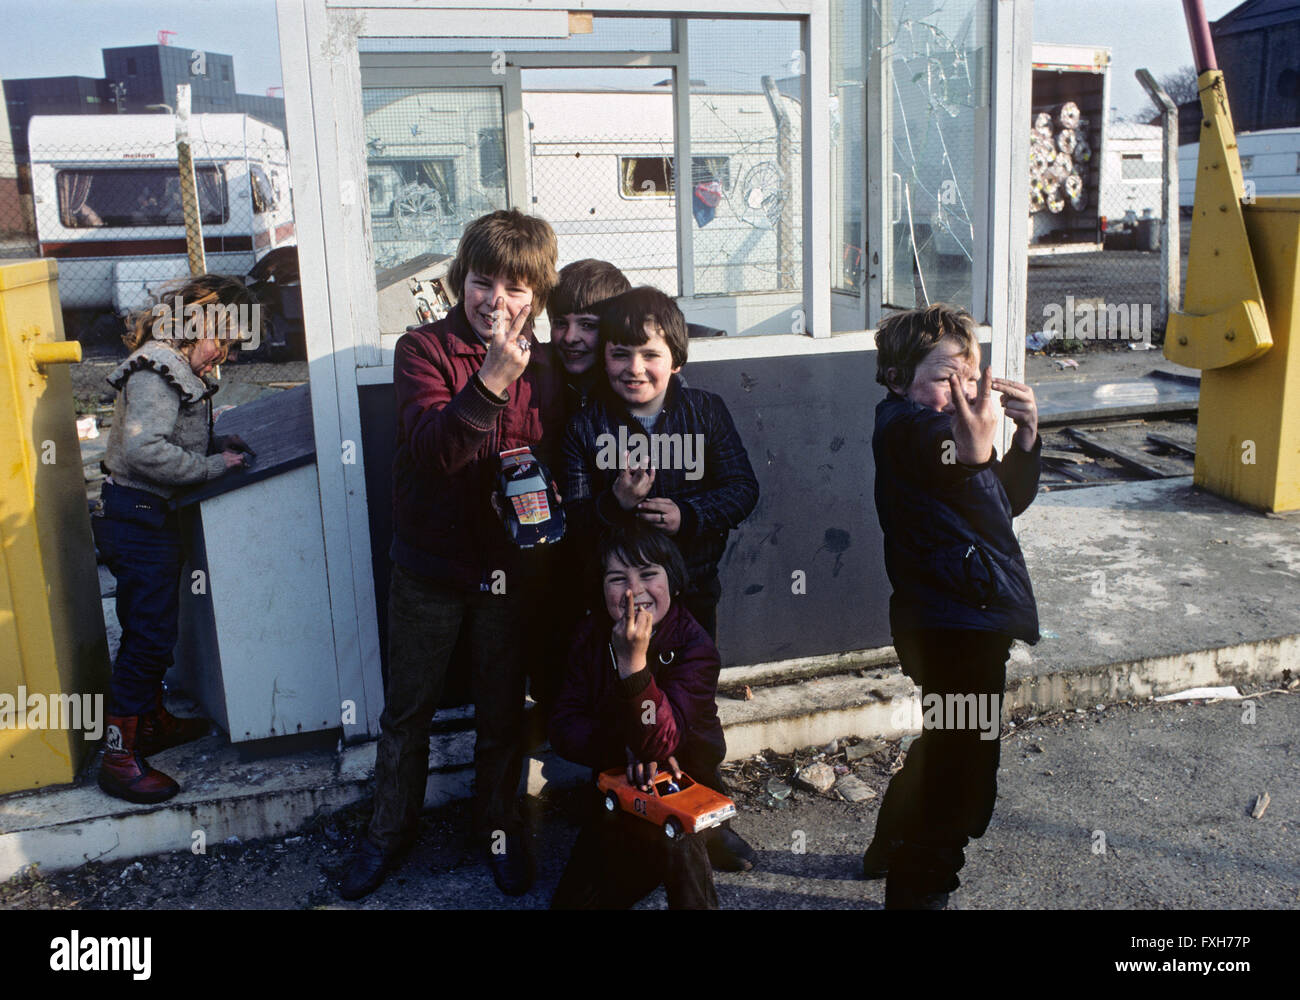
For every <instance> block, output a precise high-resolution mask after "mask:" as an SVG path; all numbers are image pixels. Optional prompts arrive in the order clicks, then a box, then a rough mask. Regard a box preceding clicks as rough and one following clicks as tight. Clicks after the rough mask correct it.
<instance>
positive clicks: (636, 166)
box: [618, 156, 673, 198]
mask: <svg viewBox="0 0 1300 1000" xmlns="http://www.w3.org/2000/svg"><path fill="white" fill-rule="evenodd" d="M672 163H673V161H672V159H671V158H670V157H667V156H620V157H619V158H618V176H619V194H621V195H622V196H623V197H624V198H667V197H669V196H670V195H671V194H672V193H673V166H672Z"/></svg>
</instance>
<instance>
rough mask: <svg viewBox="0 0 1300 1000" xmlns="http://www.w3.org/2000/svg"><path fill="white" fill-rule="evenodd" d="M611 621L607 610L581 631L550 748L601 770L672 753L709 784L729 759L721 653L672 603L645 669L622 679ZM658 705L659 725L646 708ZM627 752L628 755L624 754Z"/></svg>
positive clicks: (652, 641)
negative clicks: (721, 704) (722, 716)
mask: <svg viewBox="0 0 1300 1000" xmlns="http://www.w3.org/2000/svg"><path fill="white" fill-rule="evenodd" d="M612 630H613V622H611V621H610V619H609V616H608V615H606V614H605V613H604V612H603V611H599V612H597V613H595V614H592V615H589V616H588V617H587V618H586V619H584V620H583V622H582V624H581V625H579V626H578V629H577V631H576V632H575V634H574V640H573V645H572V647H571V649H570V653H569V663H568V669H567V671H566V674H565V678H564V685H563V688H562V689H561V691H560V696H559V700H558V701H557V702H556V705H555V710H554V712H553V713H552V714H551V724H550V737H551V745H552V746H553V747H554V748H555V750H556V751H557V752H558V753H559V754H560V756H562V757H564V758H566V759H567V760H571V761H575V762H576V763H579V764H586V765H587V766H588V767H590V768H592V769H593V770H595V771H606V770H609V769H610V768H615V767H624V766H626V764H627V753H626V750H627V749H630V750H631V751H632V753H633V754H634V755H635V756H636V759H637V760H639V761H644V762H649V761H652V760H653V761H658V762H660V763H663V762H666V761H667V759H668V756H669V755H670V754H672V755H673V756H675V757H676V758H677V763H678V764H680V765H681V768H682V770H684V771H685V772H686V773H687V774H689V775H690V776H691V777H693V778H696V779H697V780H704V781H706V782H707V781H708V779H709V776H711V775H712V773H713V770H714V768H716V767H717V766H718V764H719V763H720V762H721V761H722V759H723V757H725V756H726V753H727V742H726V740H725V739H724V738H723V735H722V723H721V722H720V721H718V705H717V693H718V671H719V669H720V668H721V663H720V661H719V659H718V650H717V647H716V646H714V645H713V640H712V639H710V638H709V636H708V633H707V632H705V631H704V629H703V628H701V627H700V624H699V622H697V621H696V620H695V619H694V618H692V617H691V613H690V612H689V611H687V610H686V608H685V607H683V606H682V605H681V604H680V603H679V602H674V603H673V606H672V607H671V608H669V609H668V614H666V615H664V618H663V621H661V622H660V623H659V624H658V625H656V626H655V630H654V634H653V635H652V636H651V637H650V649H649V652H648V653H647V654H646V668H645V669H644V670H642V671H639V672H638V673H636V674H633V675H632V676H631V677H629V678H627V679H623V678H621V677H619V676H618V668H617V667H616V666H615V664H614V659H613V652H612V650H611V648H610V635H611V632H612ZM647 701H651V702H653V703H654V712H653V714H652V716H653V723H649V724H648V723H646V722H644V721H643V720H644V719H646V718H648V717H650V715H648V713H647V706H646V704H645V703H646V702H647ZM625 748H626V749H625Z"/></svg>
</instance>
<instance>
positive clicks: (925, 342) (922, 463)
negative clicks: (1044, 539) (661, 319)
mask: <svg viewBox="0 0 1300 1000" xmlns="http://www.w3.org/2000/svg"><path fill="white" fill-rule="evenodd" d="M876 347H877V352H878V353H877V374H876V379H877V381H879V382H880V383H882V384H883V385H885V386H886V388H888V389H889V394H888V395H887V396H886V398H885V399H884V400H883V401H882V402H881V403H880V404H879V405H878V406H877V407H876V425H875V431H874V433H873V435H872V440H871V446H872V451H873V453H874V455H875V461H876V489H875V493H876V513H877V515H878V516H879V518H880V526H881V530H882V531H883V532H884V543H885V568H886V571H887V572H888V574H889V580H890V583H891V584H892V585H893V594H892V595H891V597H890V602H889V617H890V628H891V631H892V632H893V635H894V648H895V650H896V651H897V653H898V657H899V660H900V662H901V663H902V667H903V670H904V671H905V672H906V673H907V674H908V676H910V677H911V678H912V679H913V680H915V681H916V682H917V683H918V684H919V685H920V687H921V690H922V705H923V706H925V709H926V711H925V715H924V722H923V732H922V735H921V737H920V738H919V739H918V740H916V741H915V742H914V743H913V744H912V746H911V748H910V749H909V751H908V754H907V762H906V764H905V766H904V768H903V770H902V771H900V772H899V773H898V775H896V776H895V777H894V779H893V780H892V781H891V782H890V785H889V790H888V791H887V792H886V794H885V799H884V801H883V802H882V804H881V808H880V816H879V819H878V820H877V822H876V833H875V837H874V839H873V841H872V844H871V846H870V847H869V848H868V849H867V852H866V855H865V856H864V858H863V875H864V877H866V878H879V877H881V876H882V875H885V874H888V882H887V883H886V890H885V897H886V900H885V905H886V907H887V908H926V909H942V908H943V907H944V906H945V905H946V904H947V898H948V893H949V892H950V891H952V890H953V889H956V888H957V887H958V885H959V884H960V883H959V880H958V878H957V872H958V870H959V869H960V868H961V867H962V865H963V864H964V862H965V856H964V848H965V846H966V842H967V838H968V837H979V836H981V835H982V834H983V833H984V830H985V828H986V827H987V826H988V822H989V819H990V818H991V817H992V815H993V802H994V799H995V798H996V796H997V768H998V738H997V737H998V728H999V724H1000V712H1001V704H1002V693H1003V688H1004V687H1005V684H1006V663H1007V658H1008V655H1009V653H1010V647H1011V641H1012V639H1023V640H1024V641H1026V642H1029V643H1036V642H1037V641H1038V612H1037V607H1036V605H1035V603H1034V594H1033V589H1032V588H1031V586H1030V583H1029V573H1028V571H1027V570H1026V568H1025V561H1024V557H1023V556H1022V555H1021V552H1020V545H1019V543H1018V542H1017V541H1016V536H1015V534H1014V532H1013V531H1012V524H1011V521H1012V518H1013V517H1014V516H1016V515H1017V514H1019V513H1020V512H1021V511H1023V510H1024V509H1025V508H1026V507H1028V506H1029V504H1030V502H1031V501H1032V500H1033V498H1034V495H1035V493H1036V491H1037V488H1038V472H1039V452H1040V451H1041V449H1042V441H1041V440H1040V439H1039V437H1038V409H1037V404H1036V403H1035V401H1034V393H1033V390H1032V389H1030V388H1029V387H1028V386H1026V385H1022V384H1021V383H1019V382H1011V381H1008V380H1006V379H996V378H993V374H992V371H991V370H990V369H985V370H984V372H983V374H982V375H981V374H980V372H979V343H978V340H977V339H976V336H975V324H974V321H973V320H972V319H971V317H970V316H969V315H968V314H967V313H965V312H963V311H962V310H959V309H955V308H953V307H951V306H947V305H943V304H936V305H933V306H931V307H929V308H928V309H923V310H922V309H914V310H910V311H908V312H904V313H898V314H896V315H894V316H890V317H889V318H888V319H886V320H884V321H883V322H882V323H881V324H880V329H879V332H878V333H877V334H876ZM993 390H996V391H997V392H998V393H1000V394H1001V406H1002V408H1003V409H1005V411H1006V415H1007V416H1009V417H1010V418H1011V419H1012V420H1014V421H1015V424H1016V432H1015V435H1014V437H1013V439H1012V446H1011V448H1010V450H1009V451H1008V453H1007V456H1006V458H1005V459H1004V460H1003V461H999V460H998V457H997V452H996V450H995V449H994V447H993V441H994V438H995V436H996V434H997V431H998V427H999V424H1000V420H1001V414H1000V413H999V412H998V406H997V401H996V400H995V399H994V397H993V395H992V391H993ZM977 720H982V723H981V724H977Z"/></svg>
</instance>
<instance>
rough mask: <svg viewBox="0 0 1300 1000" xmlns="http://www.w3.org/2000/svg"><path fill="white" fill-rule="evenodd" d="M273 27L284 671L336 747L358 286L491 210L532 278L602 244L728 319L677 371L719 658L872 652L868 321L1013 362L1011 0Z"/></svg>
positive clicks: (376, 416) (1025, 101) (310, 22)
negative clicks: (507, 222)
mask: <svg viewBox="0 0 1300 1000" xmlns="http://www.w3.org/2000/svg"><path fill="white" fill-rule="evenodd" d="M936 8H937V9H936ZM278 18H279V33H280V46H281V54H282V62H283V67H282V68H283V78H284V82H285V87H284V96H285V106H286V117H287V122H288V135H287V138H288V143H289V153H290V168H291V171H292V176H293V193H294V208H295V219H296V223H297V231H298V250H299V258H300V270H301V280H302V289H303V307H304V313H305V322H306V329H307V350H308V357H309V363H310V380H311V394H310V395H311V424H312V430H313V433H314V436H315V448H314V451H315V464H314V466H310V467H309V468H312V469H314V473H315V476H316V478H317V486H318V492H319V505H320V509H319V517H320V521H319V523H320V525H321V531H322V533H323V538H322V547H321V554H322V561H321V566H320V567H319V568H316V569H313V570H312V572H314V573H315V574H316V575H318V576H320V575H322V574H323V580H322V583H323V588H322V593H323V594H325V595H327V598H328V599H327V601H325V602H324V606H322V607H321V609H320V612H319V614H320V615H321V616H322V617H321V628H320V631H319V632H318V633H315V634H314V635H313V641H314V642H317V641H319V642H320V643H322V645H321V652H320V653H318V654H313V657H312V658H311V662H312V664H313V666H312V667H311V669H312V670H313V671H316V672H318V673H319V674H320V678H319V679H320V681H321V684H322V687H323V689H325V690H328V691H329V692H330V694H331V696H332V695H333V694H334V692H335V691H337V695H338V698H339V701H340V704H341V705H342V706H351V707H352V708H353V709H354V710H355V711H353V712H348V711H347V710H346V707H345V708H344V710H343V711H342V712H341V718H342V728H343V734H344V739H345V740H347V741H349V742H351V741H356V740H362V739H365V738H367V737H371V736H374V735H376V734H377V732H378V719H379V714H380V711H381V710H382V706H383V684H382V666H381V663H382V659H383V656H382V651H383V641H382V638H381V637H382V636H383V635H384V631H385V629H384V614H383V610H384V606H385V603H386V589H387V576H388V562H387V550H388V544H389V533H390V531H391V522H390V513H389V511H390V506H391V497H390V482H389V481H390V478H391V458H392V439H393V419H394V413H393V399H392V397H393V390H392V350H393V346H394V344H395V343H396V341H397V338H398V337H399V336H400V335H401V334H402V333H403V332H404V331H403V330H400V329H383V328H381V325H380V323H379V321H378V303H377V294H376V274H377V273H378V272H379V271H383V270H385V269H389V268H393V267H395V266H399V265H401V264H403V263H404V262H406V261H409V260H411V259H413V258H416V257H418V256H420V255H421V254H428V253H436V254H445V253H452V252H454V249H455V245H456V240H457V238H458V236H459V233H460V231H461V229H462V228H463V226H464V224H465V223H466V222H468V221H469V220H471V219H473V218H475V217H477V216H479V215H481V214H483V213H485V212H487V211H491V210H492V209H495V208H504V207H518V208H520V209H522V210H524V211H527V212H535V213H537V214H539V215H541V216H543V217H544V218H547V219H548V221H550V222H551V223H552V225H553V226H554V227H555V229H556V231H557V235H558V237H559V246H560V256H561V260H560V264H561V265H563V264H565V263H567V262H569V261H570V260H574V259H578V258H581V257H591V256H594V257H601V258H604V259H607V260H610V261H612V262H613V263H615V264H617V265H619V266H620V267H622V268H623V269H624V270H625V271H627V272H628V273H629V275H630V276H631V277H632V279H633V280H634V282H645V283H652V284H656V285H658V286H659V287H662V288H664V289H665V290H667V291H669V292H670V294H673V295H675V296H676V298H677V301H678V302H679V304H680V305H681V308H682V310H683V312H684V313H685V315H686V318H687V319H688V321H690V322H693V323H699V324H702V325H705V326H709V327H714V328H720V329H722V330H724V331H726V333H727V336H725V337H715V338H710V339H708V340H701V341H692V343H691V349H690V358H689V361H688V364H687V367H686V369H685V374H686V376H687V378H688V380H689V382H690V384H691V385H692V386H697V387H700V388H705V389H708V390H710V391H713V392H717V393H719V394H720V395H721V396H722V397H723V398H724V400H725V401H726V403H727V406H728V408H729V409H730V411H731V413H732V416H733V417H734V419H735V421H736V425H737V428H738V429H739V431H740V434H741V437H742V439H743V440H744V442H745V445H746V448H747V450H748V452H749V456H750V460H751V462H752V464H753V466H754V469H755V471H756V473H757V475H758V477H759V485H760V491H761V498H760V501H759V505H758V508H757V509H756V510H755V511H754V513H753V514H752V515H751V516H750V518H749V519H748V520H747V521H746V523H745V524H744V525H743V526H742V528H741V529H740V530H739V531H737V532H735V533H733V535H732V540H731V544H730V547H729V549H728V551H727V553H726V556H725V557H724V559H723V562H722V566H721V574H722V583H723V588H724V593H723V596H722V600H721V604H720V606H719V622H720V632H719V647H720V650H721V652H722V656H723V661H724V665H725V666H736V665H742V664H754V663H762V662H770V661H775V660H788V659H797V658H800V657H810V656H817V655H824V654H827V653H842V652H847V651H852V650H859V649H869V648H875V647H880V646H885V645H888V644H889V641H890V639H889V629H888V612H887V602H888V594H889V585H888V581H887V579H886V577H885V572H884V564H883V559H882V556H881V551H880V537H879V528H878V525H877V521H876V516H875V509H874V505H873V502H872V495H871V489H872V485H871V484H872V479H873V475H874V471H873V464H872V458H871V447H870V440H871V431H872V419H873V411H874V408H875V405H876V403H877V402H878V401H879V400H880V398H881V396H882V393H883V389H882V388H881V387H880V386H879V385H878V384H877V383H876V381H875V351H874V341H873V337H872V328H873V327H874V325H875V324H876V323H877V322H878V321H879V319H880V317H881V316H882V315H884V314H887V313H888V312H889V311H891V310H893V309H897V308H910V307H912V306H915V305H920V304H925V303H927V302H934V301H949V302H953V303H956V304H959V305H962V306H964V307H966V308H968V309H969V310H970V311H971V312H972V313H973V315H974V316H975V317H976V319H977V320H978V321H979V323H980V324H981V329H982V337H983V339H984V341H985V343H986V347H985V350H986V360H987V361H988V362H989V363H990V364H991V365H992V366H993V368H994V372H995V374H998V375H1001V376H1004V377H1009V378H1015V379H1019V378H1021V376H1022V371H1023V356H1024V350H1023V333H1022V331H1023V330H1024V302H1025V295H1024V288H1025V276H1026V244H1027V205H1028V179H1027V178H1028V173H1027V171H1026V170H1025V169H1024V165H1025V163H1026V162H1027V158H1028V139H1027V135H1028V131H1029V130H1028V128H1027V125H1026V123H1027V122H1028V120H1029V107H1030V64H1031V59H1030V51H1031V28H1032V10H1031V3H1030V0H948V2H947V3H945V4H942V5H936V4H934V3H931V2H929V0H924V2H922V0H870V2H862V0H727V2H717V0H693V2H692V0H597V2H579V3H575V4H573V5H571V6H568V7H564V8H554V7H549V6H547V4H546V0H538V2H524V3H505V2H497V3H490V2H488V3H485V2H480V0H428V2H416V0H374V2H367V0H339V2H333V0H278ZM687 163H689V164H690V169H689V170H686V169H680V168H679V165H681V164H687ZM539 334H540V335H542V336H543V337H545V336H546V332H545V326H544V324H540V323H539ZM1005 440H1006V438H1004V442H1005ZM299 474H301V473H299ZM279 516H282V517H285V518H292V516H293V515H292V513H291V512H288V511H286V512H284V513H283V514H282V515H279ZM307 520H314V518H312V519H307ZM797 577H798V578H801V579H802V580H803V581H804V582H803V585H802V586H798V587H795V586H792V579H795V578H797ZM284 582H285V585H286V586H292V585H294V583H293V580H292V579H290V578H288V577H286V580H285V581H284ZM313 586H314V585H313ZM312 603H313V604H314V603H316V601H315V599H313V601H312ZM326 675H328V676H326ZM326 682H327V683H326ZM298 683H299V684H300V685H305V684H309V683H311V678H308V677H303V678H299V679H298Z"/></svg>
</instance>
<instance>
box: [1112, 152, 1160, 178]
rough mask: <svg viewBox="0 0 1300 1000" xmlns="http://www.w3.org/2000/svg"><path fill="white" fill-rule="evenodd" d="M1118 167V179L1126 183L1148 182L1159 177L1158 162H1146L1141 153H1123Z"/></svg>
mask: <svg viewBox="0 0 1300 1000" xmlns="http://www.w3.org/2000/svg"><path fill="white" fill-rule="evenodd" d="M1119 165H1120V171H1119V173H1120V177H1122V178H1123V179H1124V180H1126V181H1140V180H1150V179H1155V178H1159V177H1160V161H1159V160H1148V159H1147V158H1146V156H1145V155H1144V154H1143V153H1124V154H1123V155H1122V158H1121V159H1120V161H1119Z"/></svg>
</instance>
